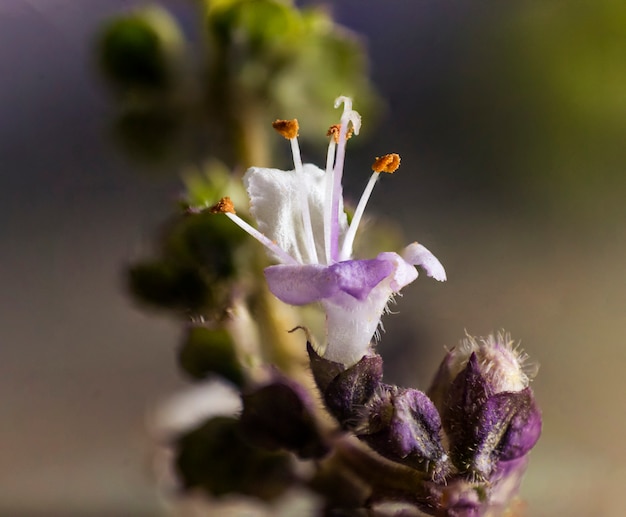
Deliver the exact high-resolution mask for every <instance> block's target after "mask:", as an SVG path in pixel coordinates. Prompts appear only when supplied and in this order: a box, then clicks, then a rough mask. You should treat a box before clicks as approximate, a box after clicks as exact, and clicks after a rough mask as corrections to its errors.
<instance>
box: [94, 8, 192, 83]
mask: <svg viewBox="0 0 626 517" xmlns="http://www.w3.org/2000/svg"><path fill="white" fill-rule="evenodd" d="M183 46H184V43H183V36H182V34H181V32H180V29H179V27H178V25H177V23H176V21H175V20H174V19H173V18H172V17H171V16H170V15H169V14H168V13H167V12H166V11H165V10H163V9H161V8H158V7H148V8H145V9H142V10H139V11H137V12H135V13H133V14H130V15H125V16H120V17H117V18H115V19H113V20H111V21H110V22H109V23H108V24H107V25H105V27H104V28H103V30H102V33H101V35H100V39H99V42H98V47H99V48H98V50H99V54H100V65H101V68H102V70H103V72H104V74H105V76H106V77H107V78H108V79H109V80H110V81H111V83H112V84H113V85H115V86H116V87H118V88H119V89H121V90H122V91H124V92H125V91H128V90H162V89H163V88H166V87H168V86H170V85H171V84H172V83H173V80H174V77H175V74H176V72H177V71H178V61H179V59H180V56H181V54H182V51H183Z"/></svg>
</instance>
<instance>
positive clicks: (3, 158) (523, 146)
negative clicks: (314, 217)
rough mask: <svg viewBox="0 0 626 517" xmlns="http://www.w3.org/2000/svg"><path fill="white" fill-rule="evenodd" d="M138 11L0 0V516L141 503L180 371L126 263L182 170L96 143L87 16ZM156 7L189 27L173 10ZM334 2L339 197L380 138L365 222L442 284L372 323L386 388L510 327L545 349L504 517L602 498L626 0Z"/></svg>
mask: <svg viewBox="0 0 626 517" xmlns="http://www.w3.org/2000/svg"><path fill="white" fill-rule="evenodd" d="M136 5H140V2H138V1H134V0H89V1H83V2H71V1H70V0H30V1H29V0H2V2H1V3H0V199H1V201H0V239H1V242H2V251H0V285H1V286H2V310H1V311H0V343H1V348H0V443H1V444H2V446H1V447H0V515H2V516H5V515H6V516H30V515H33V516H36V515H60V516H78V515H80V516H85V517H89V516H99V515H103V516H104V515H108V516H111V515H115V516H117V515H120V516H143V515H158V514H159V512H160V506H159V500H158V495H157V492H156V490H155V488H154V483H153V480H152V478H151V474H150V472H151V466H150V461H151V456H150V452H151V450H152V442H151V441H150V438H149V436H148V433H147V426H146V422H147V420H148V415H149V414H150V412H151V410H153V408H154V407H156V405H157V404H158V402H159V401H160V400H162V399H163V398H164V397H166V396H167V395H169V394H172V393H173V392H175V391H176V390H178V389H180V388H182V387H183V386H184V385H185V383H184V382H183V379H182V378H181V377H180V375H179V373H178V372H177V369H176V367H175V364H174V358H175V345H176V343H177V340H178V339H179V332H180V330H179V327H178V326H177V325H176V324H175V322H173V321H169V320H167V319H164V318H162V317H156V316H154V315H151V314H150V313H147V312H145V311H143V310H139V309H138V308H137V307H135V305H134V304H133V303H132V302H131V300H130V298H129V297H128V296H127V294H126V293H125V290H124V282H123V268H124V266H125V265H126V264H128V263H129V261H131V260H133V259H136V258H137V256H138V254H139V253H140V252H141V251H143V250H144V249H145V247H146V242H149V241H150V239H151V238H152V235H153V234H154V232H155V231H156V230H157V228H158V227H159V223H160V222H162V221H163V219H164V218H165V217H166V216H167V214H169V213H170V211H171V208H172V206H173V203H174V202H175V201H176V199H177V196H178V195H179V193H180V192H181V188H182V187H181V183H180V180H179V179H178V178H177V176H176V174H175V173H176V172H177V171H176V170H171V171H169V172H170V174H166V173H163V172H162V173H160V174H158V175H155V174H148V173H146V172H145V171H143V170H141V169H140V168H137V167H135V166H133V165H132V164H131V163H129V161H127V160H126V159H125V158H124V156H122V154H121V153H120V152H119V150H118V149H116V147H115V146H114V145H113V143H112V141H111V138H110V133H111V131H110V125H111V122H112V119H113V115H114V113H113V109H112V107H113V104H112V101H111V96H110V94H109V91H108V90H107V89H106V88H105V87H104V85H103V82H102V80H101V77H100V76H99V75H98V70H97V67H96V65H95V60H94V41H95V40H94V37H95V34H96V32H97V30H98V27H99V26H100V24H101V23H102V21H103V20H104V19H106V18H107V17H108V16H111V15H113V14H116V13H118V12H120V11H121V10H122V11H123V10H128V9H131V8H132V7H134V6H136ZM161 5H164V6H167V7H168V9H169V10H170V12H171V13H172V14H174V15H175V16H176V17H177V18H178V19H179V21H180V23H181V25H182V27H183V28H184V29H185V30H186V31H188V34H187V35H188V36H189V38H190V39H191V40H192V41H193V40H194V38H198V27H197V22H196V18H195V15H194V5H193V3H192V2H187V1H184V0H176V1H174V0H172V1H168V2H165V1H164V2H162V4H161ZM332 10H333V12H334V13H335V17H336V19H337V20H338V21H339V22H340V23H342V24H343V25H345V26H347V27H349V28H350V29H352V30H354V31H356V32H357V33H359V34H360V35H361V36H362V38H363V41H364V42H365V44H366V46H367V50H368V54H369V57H370V60H371V62H370V69H371V76H372V80H373V83H374V85H375V87H376V88H377V89H378V91H379V94H380V95H381V97H382V99H383V101H384V104H383V105H382V106H380V109H379V113H378V117H377V120H376V125H375V127H371V125H370V127H368V130H369V131H368V132H367V134H366V135H364V136H363V137H360V138H361V141H360V142H359V143H358V144H355V145H354V146H353V147H352V149H351V152H350V154H349V156H348V160H349V161H348V165H347V171H348V172H347V185H346V187H345V188H346V192H347V194H348V195H349V196H350V195H351V196H352V197H357V198H358V196H359V195H360V191H361V188H362V185H363V183H364V181H365V177H367V175H368V172H367V171H368V170H369V165H370V163H371V159H372V157H373V156H375V155H381V154H383V153H387V152H398V153H399V154H400V155H401V156H402V160H403V161H402V163H403V166H402V168H401V169H400V171H399V174H396V175H395V176H394V177H393V181H391V180H388V179H387V178H385V179H386V181H384V182H381V184H380V185H379V187H377V191H376V192H375V194H374V198H373V200H372V202H371V205H370V215H373V214H374V212H376V213H377V214H379V215H380V216H382V217H386V218H389V219H393V220H396V221H400V222H401V224H402V226H403V230H404V231H405V234H406V235H407V239H408V240H415V239H417V240H419V241H420V242H423V243H424V244H426V245H427V246H428V247H429V248H430V249H431V250H432V251H433V252H434V253H435V254H436V255H437V256H438V257H439V258H440V259H441V260H442V262H443V263H444V265H445V266H446V269H447V272H448V278H449V280H448V282H447V283H446V284H443V285H441V284H437V283H435V282H432V281H429V280H427V279H425V278H421V279H420V280H419V281H418V282H417V283H416V284H414V285H413V286H412V287H411V288H410V289H406V290H405V295H404V296H403V297H402V298H399V299H398V304H397V310H398V311H399V313H398V314H394V315H389V316H387V317H386V319H385V326H386V329H387V332H386V333H385V334H384V336H383V345H382V346H381V347H380V351H381V353H382V354H383V356H384V357H385V359H386V370H385V371H386V376H387V380H388V381H389V382H397V383H401V384H403V385H412V386H417V387H421V388H425V387H426V386H427V385H428V382H429V380H430V375H432V373H433V372H434V370H435V368H436V365H437V363H438V362H439V360H440V359H441V357H442V354H443V351H444V347H452V346H454V345H455V344H456V343H458V341H459V339H461V338H462V337H463V336H464V334H465V332H466V331H467V332H468V333H470V334H473V335H485V334H487V333H490V332H492V331H495V330H499V329H505V330H507V331H509V332H511V334H512V336H513V338H515V339H518V340H521V344H522V347H523V348H524V349H525V350H526V351H527V352H528V353H529V354H530V356H531V357H532V360H533V361H536V362H538V363H539V364H540V365H541V367H540V370H539V375H538V377H537V378H536V380H535V381H534V384H533V387H534V389H535V391H536V396H537V399H538V400H539V402H540V404H541V406H542V409H543V412H544V434H543V437H542V439H541V441H540V442H539V444H538V445H537V447H536V449H535V450H534V452H533V453H532V461H531V465H530V469H529V472H528V474H527V477H526V480H525V483H524V488H523V494H524V497H525V500H526V502H527V508H526V515H528V516H531V517H532V516H553V515H568V516H588V515H598V516H621V515H624V514H625V512H626V502H625V501H624V499H623V497H620V495H621V494H620V492H621V490H622V486H623V485H624V483H626V466H625V465H626V446H625V445H624V443H623V438H624V436H625V435H626V411H625V410H626V407H625V406H626V384H625V382H624V379H625V378H626V347H625V346H624V344H625V343H624V341H625V339H624V336H626V271H625V269H626V266H625V264H626V239H625V238H624V237H625V236H624V229H623V228H624V223H625V221H626V203H625V202H624V199H625V198H626V176H625V166H626V145H625V138H626V38H625V37H624V36H625V34H626V4H624V2H622V1H621V0H596V1H594V2H569V3H566V2H558V1H554V2H550V1H546V2H524V1H516V2H506V3H505V2H498V1H495V0H493V1H481V2H478V1H471V2H455V1H452V0H440V1H437V2H431V1H427V0H420V1H415V0H396V1H394V2H387V1H383V0H371V1H369V2H362V1H359V0H342V1H341V2H337V3H336V4H334V5H333V6H332ZM337 93H341V92H337ZM355 107H356V109H359V106H358V99H355ZM293 116H298V114H294V115H293ZM301 123H303V124H305V123H306V122H305V121H304V120H301ZM364 124H366V125H367V124H368V121H367V120H365V121H364ZM307 159H308V160H311V161H318V162H319V161H321V159H322V158H321V157H320V156H319V155H318V154H315V152H313V151H311V153H310V154H309V155H308V156H307V155H305V160H307ZM361 171H362V172H361ZM166 172H167V171H166Z"/></svg>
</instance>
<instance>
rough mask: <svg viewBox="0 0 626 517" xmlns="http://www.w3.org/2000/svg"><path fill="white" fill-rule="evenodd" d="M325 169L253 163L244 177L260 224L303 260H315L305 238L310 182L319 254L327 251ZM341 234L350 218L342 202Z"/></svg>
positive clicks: (314, 235) (259, 225) (304, 261)
mask: <svg viewBox="0 0 626 517" xmlns="http://www.w3.org/2000/svg"><path fill="white" fill-rule="evenodd" d="M324 175H325V172H324V171H323V170H322V169H320V168H318V167H316V166H315V165H312V164H310V163H307V164H304V167H303V172H302V173H301V174H297V173H296V172H294V171H282V170H279V169H264V168H259V167H251V168H250V169H248V171H247V172H246V174H245V176H244V178H243V181H244V185H245V187H246V190H247V191H248V196H249V197H250V204H251V212H252V215H253V216H254V218H255V219H256V221H257V225H258V228H259V230H260V231H261V232H263V233H264V234H265V235H267V237H269V238H270V239H271V240H273V241H274V242H276V244H277V245H278V246H280V247H281V248H282V249H283V250H285V251H286V252H287V253H288V254H289V255H291V256H292V257H294V258H295V259H296V260H297V261H298V262H300V263H301V264H310V263H314V262H315V260H314V257H311V256H309V254H308V253H307V251H306V246H305V242H304V235H305V234H304V228H303V226H302V203H301V197H300V189H301V188H302V187H301V185H302V182H304V183H305V184H306V190H307V198H308V203H309V210H310V213H311V224H312V226H313V237H314V240H315V247H316V250H317V254H318V256H319V257H323V256H324V255H325V252H324V215H323V208H324V196H325V181H324ZM340 227H341V231H340V236H341V237H342V238H343V235H345V232H346V229H347V218H346V216H345V214H344V212H343V205H342V206H341V217H340Z"/></svg>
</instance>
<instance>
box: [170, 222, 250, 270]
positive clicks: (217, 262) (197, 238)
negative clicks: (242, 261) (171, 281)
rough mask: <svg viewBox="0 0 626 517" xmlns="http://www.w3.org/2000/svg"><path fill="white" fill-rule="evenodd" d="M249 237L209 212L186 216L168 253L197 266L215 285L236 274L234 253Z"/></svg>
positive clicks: (174, 229) (172, 235) (174, 236)
mask: <svg viewBox="0 0 626 517" xmlns="http://www.w3.org/2000/svg"><path fill="white" fill-rule="evenodd" d="M246 237H247V236H246V234H245V233H244V232H242V231H241V230H240V229H239V228H237V227H236V226H235V225H234V224H232V222H230V221H229V220H228V219H227V218H225V217H216V216H215V215H214V214H210V213H208V212H202V213H200V214H187V215H185V216H184V217H183V218H182V219H181V220H180V221H179V222H177V223H176V226H175V227H174V228H173V229H172V231H171V232H170V233H169V234H168V236H167V238H166V242H165V253H166V254H167V255H168V256H170V257H175V258H176V260H178V261H181V262H184V263H189V264H193V265H195V266H196V267H198V268H200V269H201V270H202V271H204V272H205V273H206V274H207V275H208V276H209V277H210V278H211V279H212V280H213V281H223V280H226V279H229V278H231V277H233V276H234V275H235V274H236V273H237V270H238V268H237V265H236V264H235V253H236V250H237V248H238V247H239V246H240V245H241V244H242V243H244V242H246V241H247V239H246Z"/></svg>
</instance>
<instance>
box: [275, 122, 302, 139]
mask: <svg viewBox="0 0 626 517" xmlns="http://www.w3.org/2000/svg"><path fill="white" fill-rule="evenodd" d="M272 127H273V128H274V129H275V130H276V131H277V132H279V133H280V134H281V135H283V136H284V137H285V138H286V139H287V140H291V139H293V138H296V137H297V136H298V130H299V129H300V126H299V125H298V120H297V119H295V118H294V119H292V120H275V121H274V122H272Z"/></svg>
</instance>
